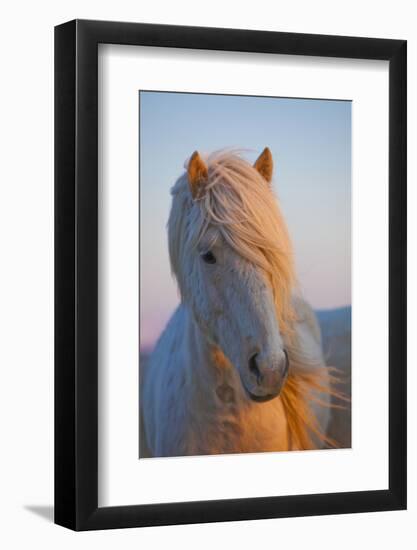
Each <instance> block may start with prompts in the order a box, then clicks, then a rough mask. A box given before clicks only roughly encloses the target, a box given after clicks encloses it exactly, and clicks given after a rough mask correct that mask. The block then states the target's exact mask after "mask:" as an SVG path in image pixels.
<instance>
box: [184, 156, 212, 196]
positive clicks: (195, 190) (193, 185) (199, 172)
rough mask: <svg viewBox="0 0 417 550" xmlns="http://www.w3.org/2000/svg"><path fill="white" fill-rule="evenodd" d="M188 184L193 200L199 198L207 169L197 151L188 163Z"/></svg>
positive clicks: (206, 177)
mask: <svg viewBox="0 0 417 550" xmlns="http://www.w3.org/2000/svg"><path fill="white" fill-rule="evenodd" d="M187 172H188V184H189V186H190V190H191V194H192V196H193V199H195V198H197V197H198V196H201V191H202V189H203V187H204V185H205V184H206V183H207V179H208V169H207V165H206V163H205V162H204V160H203V159H202V158H201V157H200V155H199V153H198V151H194V153H193V154H192V155H191V158H190V161H189V163H188V170H187Z"/></svg>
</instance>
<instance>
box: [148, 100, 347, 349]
mask: <svg viewBox="0 0 417 550" xmlns="http://www.w3.org/2000/svg"><path fill="white" fill-rule="evenodd" d="M139 109H140V110H139V113H140V164H139V166H140V201H141V203H140V213H141V222H140V242H141V250H140V260H141V261H140V266H141V280H140V287H141V288H140V320H141V349H142V350H145V349H147V350H149V349H151V348H152V347H153V345H154V344H155V341H156V339H157V338H158V336H159V334H160V333H161V331H162V330H163V328H164V326H165V324H166V322H167V320H168V319H169V317H170V315H171V314H172V312H173V310H174V309H175V307H176V305H177V304H178V301H179V299H178V293H177V288H176V284H175V281H174V280H173V278H172V276H171V272H170V266H169V258H168V243H167V234H166V223H167V220H168V215H169V210H170V205H171V197H170V188H171V187H172V185H173V184H174V182H175V181H176V179H177V178H178V176H179V175H180V174H181V173H182V172H183V171H184V162H185V161H186V160H187V159H188V158H189V156H190V155H191V153H192V152H193V151H194V150H196V149H197V150H199V151H200V152H203V153H209V152H212V151H214V150H217V149H220V148H223V147H234V148H239V149H244V150H245V151H246V152H245V157H246V158H247V159H248V160H249V161H251V162H252V161H254V160H255V159H256V157H257V156H258V154H259V153H260V152H261V151H262V150H263V148H264V147H265V146H268V147H269V148H270V149H271V151H272V154H273V157H274V163H275V171H274V182H273V185H274V189H275V192H276V194H277V196H278V199H279V201H280V204H281V208H282V211H283V213H284V216H285V218H286V221H287V224H288V227H289V231H290V235H291V237H292V241H293V245H294V250H295V256H296V265H297V275H298V280H299V283H300V287H301V290H302V292H303V295H304V297H305V298H306V299H307V300H308V301H309V302H310V303H311V305H312V306H313V307H314V308H316V309H329V308H335V307H339V306H343V305H349V304H350V303H351V267H350V265H351V102H349V101H332V100H315V99H313V100H310V99H288V98H265V97H250V96H225V95H208V94H187V93H170V92H147V91H146V92H145V91H141V92H140V93H139Z"/></svg>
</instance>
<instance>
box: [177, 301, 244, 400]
mask: <svg viewBox="0 0 417 550" xmlns="http://www.w3.org/2000/svg"><path fill="white" fill-rule="evenodd" d="M183 307H184V308H186V310H187V314H186V316H185V317H186V328H185V332H184V334H185V347H186V355H187V357H188V358H189V361H190V362H189V364H188V365H187V369H186V371H187V372H186V380H187V382H188V384H189V389H190V390H191V391H195V392H197V393H200V389H201V390H203V391H204V393H205V395H208V394H209V393H210V392H209V390H210V389H212V390H213V391H215V389H216V387H218V386H219V385H221V384H224V383H225V382H227V383H230V384H234V382H235V377H236V369H235V368H234V367H233V366H232V364H231V363H230V362H229V361H228V360H227V359H226V357H225V356H224V354H223V353H222V351H221V350H220V348H218V347H217V346H216V345H215V344H214V343H213V342H211V341H210V340H209V339H208V338H207V336H206V334H205V333H204V331H203V330H202V329H201V328H200V326H199V325H198V323H197V322H196V321H195V319H194V317H193V315H192V313H191V311H190V310H189V308H188V307H187V306H186V305H184V304H183Z"/></svg>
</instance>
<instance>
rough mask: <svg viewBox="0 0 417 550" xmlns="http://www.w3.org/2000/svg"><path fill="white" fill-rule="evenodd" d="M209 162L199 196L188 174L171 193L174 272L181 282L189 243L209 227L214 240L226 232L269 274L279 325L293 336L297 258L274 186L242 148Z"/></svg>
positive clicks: (225, 236)
mask: <svg viewBox="0 0 417 550" xmlns="http://www.w3.org/2000/svg"><path fill="white" fill-rule="evenodd" d="M205 160H206V163H207V167H208V182H207V184H206V186H205V190H204V193H203V194H202V195H201V196H200V197H199V198H198V199H196V200H193V199H192V197H191V193H190V191H189V188H188V183H187V177H186V175H183V176H182V177H181V178H179V180H178V181H177V182H176V184H175V186H174V187H173V189H172V191H171V192H172V195H173V204H172V209H171V215H170V221H169V224H168V228H169V248H170V257H171V266H172V270H173V272H174V274H175V276H176V277H177V279H178V280H179V283H180V286H181V282H180V279H181V276H182V275H184V274H182V273H181V272H182V270H183V269H184V264H185V265H186V263H187V262H186V255H187V253H189V252H190V250H189V249H190V247H195V246H197V245H198V243H199V242H200V241H201V239H202V238H204V237H206V238H207V232H208V231H210V232H211V235H210V237H211V239H212V241H213V242H214V241H215V240H216V238H217V236H219V235H221V236H222V237H223V239H224V240H225V242H226V243H227V244H228V245H229V246H231V247H232V248H233V249H234V250H235V251H236V252H237V253H238V254H239V255H240V256H242V257H243V258H245V259H246V260H248V261H249V262H251V263H253V264H255V265H257V266H258V267H259V268H260V269H261V270H262V271H263V272H264V273H265V274H266V278H267V280H268V281H269V283H270V285H271V288H272V290H273V295H274V299H275V304H276V312H277V318H278V322H279V325H280V329H281V330H282V332H283V333H284V334H287V335H289V334H290V333H291V330H292V324H293V322H294V312H293V308H292V302H291V296H292V292H293V290H294V286H295V281H296V279H295V271H294V260H293V252H292V246H291V242H290V238H289V234H288V230H287V227H286V223H285V221H284V218H283V216H282V213H281V210H280V208H279V205H278V201H277V198H276V196H275V195H274V192H273V190H272V187H271V185H270V184H269V183H268V182H267V181H266V180H265V179H264V178H263V177H262V176H261V174H259V173H258V171H257V170H256V169H255V168H254V167H253V166H252V165H251V164H249V163H248V162H247V161H246V160H244V159H243V158H242V156H241V154H240V153H239V152H238V151H229V150H221V151H217V152H215V153H212V154H211V155H209V156H208V157H206V159H205Z"/></svg>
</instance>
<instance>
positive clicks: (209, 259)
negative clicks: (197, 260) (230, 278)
mask: <svg viewBox="0 0 417 550" xmlns="http://www.w3.org/2000/svg"><path fill="white" fill-rule="evenodd" d="M201 257H202V259H203V260H204V261H205V262H206V264H215V263H216V257H215V255H214V254H213V252H211V251H210V250H209V251H208V252H205V253H204V254H201Z"/></svg>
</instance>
